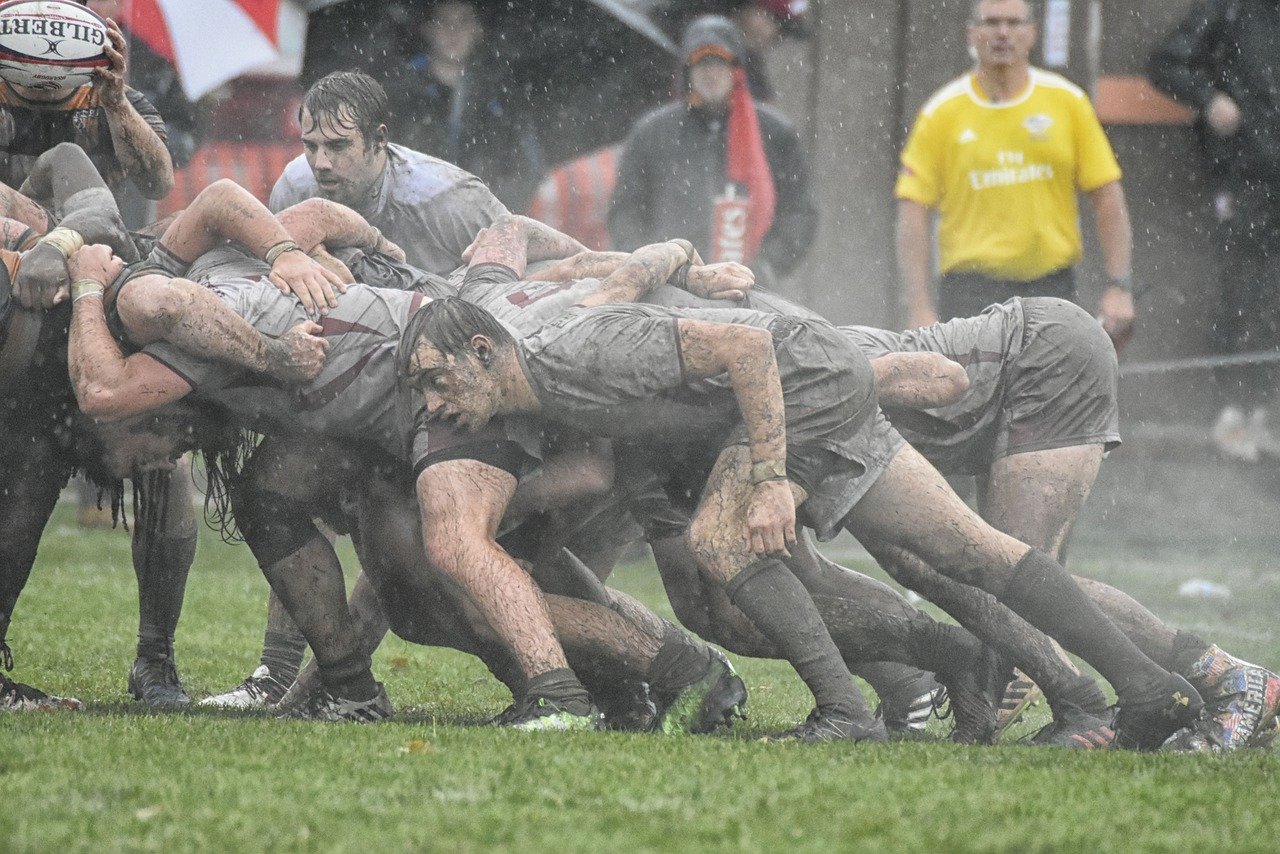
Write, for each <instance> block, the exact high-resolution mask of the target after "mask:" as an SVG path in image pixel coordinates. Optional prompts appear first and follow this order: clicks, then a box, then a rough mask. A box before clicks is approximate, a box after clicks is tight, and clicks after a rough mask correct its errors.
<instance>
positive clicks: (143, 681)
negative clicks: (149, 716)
mask: <svg viewBox="0 0 1280 854" xmlns="http://www.w3.org/2000/svg"><path fill="white" fill-rule="evenodd" d="M129 693H130V694H132V695H133V698H134V699H135V700H141V701H142V702H143V703H144V704H146V705H147V706H148V707H150V708H152V709H178V708H181V707H183V706H186V705H189V704H190V703H191V698H190V697H188V696H187V692H186V691H185V690H183V688H182V682H180V681H179V680H178V667H177V665H176V664H175V663H174V661H173V656H171V655H162V656H158V657H144V656H138V657H137V658H136V659H134V661H133V667H131V668H129Z"/></svg>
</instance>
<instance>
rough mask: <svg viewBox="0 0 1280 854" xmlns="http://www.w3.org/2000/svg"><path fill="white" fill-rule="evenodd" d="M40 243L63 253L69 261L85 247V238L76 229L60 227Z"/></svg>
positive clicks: (41, 239)
mask: <svg viewBox="0 0 1280 854" xmlns="http://www.w3.org/2000/svg"><path fill="white" fill-rule="evenodd" d="M39 243H43V244H44V245H45V246H52V247H53V248H54V249H57V250H58V251H59V252H61V253H62V257H63V258H67V259H69V258H71V256H72V255H74V254H76V252H78V251H79V250H80V248H81V247H82V246H84V237H83V236H82V235H81V234H80V232H78V231H75V230H74V229H70V228H66V227H64V226H58V227H57V228H55V229H54V230H53V231H51V232H49V233H48V234H46V235H45V236H44V237H42V238H40V241H39ZM39 243H38V244H37V245H39Z"/></svg>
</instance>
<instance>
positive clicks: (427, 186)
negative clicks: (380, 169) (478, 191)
mask: <svg viewBox="0 0 1280 854" xmlns="http://www.w3.org/2000/svg"><path fill="white" fill-rule="evenodd" d="M387 168H388V169H389V170H390V174H391V175H392V180H393V184H392V187H391V194H392V197H393V198H394V199H395V200H396V201H397V202H398V203H400V204H404V205H408V206H417V205H421V204H424V203H426V202H430V201H432V200H434V199H436V198H438V197H440V196H442V195H444V194H445V193H448V192H449V191H450V190H453V189H456V188H458V187H463V186H466V185H469V184H473V183H483V182H482V181H481V180H480V179H479V178H477V177H476V176H475V175H472V174H471V173H470V172H468V171H467V170H465V169H463V168H462V167H460V166H455V165H454V164H452V163H450V162H448V161H447V160H441V159H440V158H438V157H432V156H431V155H430V154H423V153H422V152H421V151H415V150H413V149H412V148H406V147H404V146H403V145H398V144H396V143H391V144H390V145H388V146H387Z"/></svg>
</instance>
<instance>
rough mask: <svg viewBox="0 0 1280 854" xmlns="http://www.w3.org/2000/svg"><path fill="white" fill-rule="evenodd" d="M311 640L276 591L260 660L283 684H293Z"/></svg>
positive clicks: (270, 608)
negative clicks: (303, 632)
mask: <svg viewBox="0 0 1280 854" xmlns="http://www.w3.org/2000/svg"><path fill="white" fill-rule="evenodd" d="M306 651H307V639H306V638H304V637H303V636H302V632H300V631H299V630H298V626H297V624H296V623H294V621H293V618H292V617H290V616H289V612H288V611H286V610H285V608H284V605H283V603H281V602H280V600H279V598H278V597H277V596H276V595H275V594H274V593H273V594H271V601H270V603H269V604H268V606H267V630H266V632H265V633H264V635H263V638H262V657H261V658H260V659H259V660H258V663H259V664H261V665H263V666H265V667H266V668H267V669H268V670H270V671H271V677H272V678H273V679H275V680H276V681H277V682H279V683H280V684H281V685H286V686H287V685H292V684H293V680H295V679H297V678H298V669H299V668H301V667H302V656H303V654H304V653H305V652H306Z"/></svg>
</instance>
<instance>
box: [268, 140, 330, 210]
mask: <svg viewBox="0 0 1280 854" xmlns="http://www.w3.org/2000/svg"><path fill="white" fill-rule="evenodd" d="M318 195H320V185H319V184H317V183H316V176H315V173H314V172H312V171H311V167H310V166H309V165H308V164H307V158H306V157H305V156H303V155H301V154H299V155H298V156H297V157H295V158H293V159H292V160H290V161H289V162H288V163H287V164H286V165H285V167H284V170H283V171H282V172H281V173H280V177H279V178H277V179H276V183H275V186H274V187H272V188H271V209H272V210H273V211H276V212H279V211H281V210H283V209H284V208H287V207H289V206H290V205H296V204H297V203H298V202H301V201H305V200H307V199H310V198H314V197H316V196H318Z"/></svg>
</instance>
